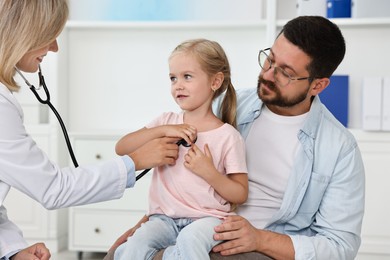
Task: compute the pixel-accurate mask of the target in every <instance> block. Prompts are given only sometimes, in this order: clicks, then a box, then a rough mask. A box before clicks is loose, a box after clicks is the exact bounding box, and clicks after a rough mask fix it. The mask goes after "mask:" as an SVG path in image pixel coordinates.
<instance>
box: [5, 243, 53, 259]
mask: <svg viewBox="0 0 390 260" xmlns="http://www.w3.org/2000/svg"><path fill="white" fill-rule="evenodd" d="M50 257H51V254H50V251H49V249H48V248H47V247H46V246H45V244H44V243H36V244H34V245H32V246H30V247H27V248H25V249H23V250H22V251H20V252H19V253H17V254H15V255H14V256H12V257H11V260H49V259H50Z"/></svg>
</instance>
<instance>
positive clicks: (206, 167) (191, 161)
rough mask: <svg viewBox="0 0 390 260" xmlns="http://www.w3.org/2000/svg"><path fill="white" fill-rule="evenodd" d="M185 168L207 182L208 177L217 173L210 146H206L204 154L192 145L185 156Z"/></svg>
mask: <svg viewBox="0 0 390 260" xmlns="http://www.w3.org/2000/svg"><path fill="white" fill-rule="evenodd" d="M184 160H185V161H184V166H185V167H187V168H188V169H189V170H190V171H192V172H193V173H195V174H196V175H198V176H199V177H202V178H203V179H205V180H207V177H208V176H209V175H210V174H211V173H214V172H215V171H216V169H215V167H214V163H213V157H212V155H211V152H210V149H209V146H208V145H207V144H206V145H205V146H204V153H203V152H202V151H201V150H200V149H199V148H198V146H196V144H192V145H191V148H190V149H189V150H188V153H187V154H186V155H185V156H184Z"/></svg>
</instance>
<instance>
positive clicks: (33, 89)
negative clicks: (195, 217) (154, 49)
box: [15, 65, 196, 181]
mask: <svg viewBox="0 0 390 260" xmlns="http://www.w3.org/2000/svg"><path fill="white" fill-rule="evenodd" d="M15 70H16V72H17V73H18V74H19V75H20V76H21V77H22V78H23V80H24V82H26V84H27V86H29V87H30V89H31V91H32V92H33V93H34V95H35V97H36V98H37V99H38V101H39V102H40V103H41V104H46V105H48V106H49V107H50V109H51V110H52V111H53V113H54V114H55V115H56V117H57V120H58V122H59V123H60V125H61V129H62V133H63V134H64V137H65V141H66V146H67V147H68V151H69V155H70V157H71V158H72V162H73V164H74V167H76V168H77V167H78V166H79V164H78V163H77V160H76V156H75V155H74V153H73V149H72V145H71V143H70V141H69V135H68V131H66V127H65V124H64V121H62V118H61V116H60V114H59V113H58V111H57V109H56V108H55V107H54V106H53V104H52V103H51V102H50V92H49V90H48V89H47V86H46V83H45V78H44V77H43V75H42V69H41V66H40V65H39V67H38V77H39V88H36V87H34V85H32V84H31V83H30V82H29V81H28V80H27V79H26V78H25V77H24V76H23V74H22V72H21V71H20V70H19V69H18V68H16V67H15ZM42 87H43V90H44V91H45V94H46V100H45V99H42V98H41V97H40V96H39V94H38V92H37V90H40V89H41V88H42ZM195 142H196V138H195V141H194V143H195ZM176 144H177V145H178V146H180V145H183V146H184V147H190V146H191V144H188V143H187V142H186V141H185V140H184V139H181V140H179V141H178V142H176ZM149 171H150V169H145V170H143V171H142V172H141V173H140V174H138V175H137V176H136V177H135V180H136V181H138V180H139V179H141V178H142V177H143V176H144V175H145V174H147V173H148V172H149Z"/></svg>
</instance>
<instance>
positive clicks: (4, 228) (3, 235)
mask: <svg viewBox="0 0 390 260" xmlns="http://www.w3.org/2000/svg"><path fill="white" fill-rule="evenodd" d="M27 246H28V245H27V242H26V241H25V240H24V238H23V234H22V232H21V231H20V230H19V228H18V227H17V226H15V225H14V223H12V222H11V221H9V219H8V217H7V210H6V209H5V208H4V207H3V206H1V207H0V259H1V258H2V257H4V256H6V255H8V254H10V253H12V252H17V251H19V250H21V249H24V248H26V247H27Z"/></svg>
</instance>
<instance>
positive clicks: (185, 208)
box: [146, 112, 248, 219]
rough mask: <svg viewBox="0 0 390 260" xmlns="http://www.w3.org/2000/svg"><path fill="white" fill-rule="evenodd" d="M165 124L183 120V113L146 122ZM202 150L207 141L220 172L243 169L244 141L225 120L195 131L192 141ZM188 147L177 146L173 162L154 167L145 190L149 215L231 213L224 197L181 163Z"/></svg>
mask: <svg viewBox="0 0 390 260" xmlns="http://www.w3.org/2000/svg"><path fill="white" fill-rule="evenodd" d="M166 124H183V113H180V114H177V113H172V112H169V113H163V114H162V115H161V116H160V117H158V118H156V119H155V120H154V121H152V122H151V123H149V124H148V125H147V126H146V127H147V128H151V127H155V126H160V125H166ZM195 144H196V145H197V146H198V147H199V149H201V150H202V151H204V145H205V144H208V146H209V149H210V152H211V154H212V157H213V161H214V165H215V167H216V169H217V170H218V172H220V173H221V174H231V173H247V172H248V171H247V168H246V161H245V142H244V140H243V138H242V137H241V135H240V134H239V132H238V131H237V130H236V129H235V128H234V127H232V126H231V125H229V124H224V125H222V126H221V127H219V128H216V129H213V130H210V131H207V132H198V137H197V140H196V143H195ZM188 149H189V148H187V147H184V146H182V145H181V146H180V147H179V158H178V159H177V161H176V164H175V165H174V166H161V167H157V168H154V173H153V177H152V182H151V185H150V190H149V213H148V214H149V215H153V214H164V215H167V216H169V217H171V218H184V217H185V218H193V219H197V218H201V217H206V216H214V217H218V218H223V217H225V216H227V215H233V214H235V213H234V212H230V210H231V207H230V203H228V202H227V201H226V200H224V199H223V198H222V197H221V196H219V194H217V192H216V191H215V190H214V188H213V187H211V186H210V185H209V184H208V183H207V182H206V181H205V180H203V179H202V178H201V177H199V176H197V175H196V174H194V173H192V172H191V171H190V170H188V169H187V168H186V167H185V166H184V155H185V154H186V153H187V151H188Z"/></svg>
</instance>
